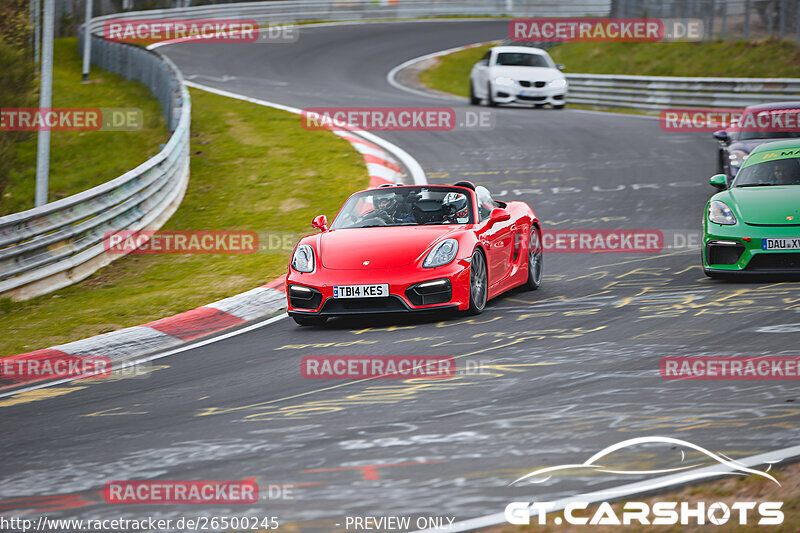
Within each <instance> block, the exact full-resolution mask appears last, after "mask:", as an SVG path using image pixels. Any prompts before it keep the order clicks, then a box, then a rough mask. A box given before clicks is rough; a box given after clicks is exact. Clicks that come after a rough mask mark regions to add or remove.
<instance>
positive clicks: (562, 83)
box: [548, 78, 567, 89]
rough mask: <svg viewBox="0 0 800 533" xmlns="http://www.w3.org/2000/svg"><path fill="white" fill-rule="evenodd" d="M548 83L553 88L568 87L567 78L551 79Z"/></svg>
mask: <svg viewBox="0 0 800 533" xmlns="http://www.w3.org/2000/svg"><path fill="white" fill-rule="evenodd" d="M548 85H549V86H550V87H552V88H553V89H561V88H562V87H566V86H567V80H565V79H564V78H560V79H557V80H553V81H551V82H550V83H549V84H548Z"/></svg>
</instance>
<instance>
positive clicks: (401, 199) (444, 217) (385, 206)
mask: <svg viewBox="0 0 800 533" xmlns="http://www.w3.org/2000/svg"><path fill="white" fill-rule="evenodd" d="M473 220H474V219H473V214H472V200H471V198H470V195H469V192H468V191H465V190H464V189H461V188H455V187H384V188H379V189H371V190H369V191H364V192H361V193H358V194H354V195H353V196H351V197H350V199H349V200H347V203H346V204H345V205H344V207H343V208H342V210H341V212H340V213H339V215H338V216H337V217H336V220H334V221H333V224H332V225H331V229H345V228H368V227H377V226H423V225H432V224H472V222H473Z"/></svg>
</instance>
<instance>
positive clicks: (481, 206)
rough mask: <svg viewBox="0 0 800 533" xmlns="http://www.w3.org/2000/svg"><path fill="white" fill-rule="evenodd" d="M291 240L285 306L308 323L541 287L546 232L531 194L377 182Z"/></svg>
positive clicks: (473, 301) (456, 304) (472, 303)
mask: <svg viewBox="0 0 800 533" xmlns="http://www.w3.org/2000/svg"><path fill="white" fill-rule="evenodd" d="M312 226H314V227H315V228H317V229H319V230H320V233H318V234H316V235H311V236H308V237H305V238H303V239H302V240H301V241H300V242H299V243H298V245H297V246H296V247H295V249H294V252H293V254H292V260H291V262H290V264H289V273H288V276H287V278H286V294H287V298H288V300H289V309H288V312H289V315H290V316H291V317H292V318H293V319H294V320H295V322H297V323H298V324H300V325H302V326H310V325H321V324H323V323H325V321H326V320H327V319H328V318H329V317H332V316H341V315H352V314H363V313H396V312H399V313H405V312H423V311H427V312H431V311H437V312H442V311H456V310H458V311H464V312H468V313H471V314H478V313H480V312H481V311H483V308H484V306H485V305H486V301H487V300H488V299H490V298H494V297H495V296H497V295H499V294H501V293H503V292H505V291H507V290H509V289H511V288H513V287H517V286H523V287H525V288H526V289H528V290H535V289H537V288H539V285H540V284H541V281H542V233H541V229H540V225H539V221H538V220H537V218H536V215H535V214H534V213H533V210H532V209H531V208H530V206H529V205H528V204H526V203H525V202H499V201H496V200H493V199H492V197H491V195H490V193H489V191H488V190H487V189H486V188H485V187H481V186H478V187H475V186H474V185H473V184H472V183H470V182H459V183H456V184H455V185H452V186H449V185H423V186H420V185H408V186H381V187H378V188H374V189H368V190H365V191H361V192H357V193H355V194H353V195H352V196H351V197H350V198H349V199H348V200H347V202H346V203H345V204H344V207H342V209H341V211H340V212H339V214H338V215H337V216H336V219H335V220H334V221H333V224H331V226H330V228H328V221H327V219H326V218H325V216H324V215H320V216H318V217H316V218H315V219H314V221H313V222H312Z"/></svg>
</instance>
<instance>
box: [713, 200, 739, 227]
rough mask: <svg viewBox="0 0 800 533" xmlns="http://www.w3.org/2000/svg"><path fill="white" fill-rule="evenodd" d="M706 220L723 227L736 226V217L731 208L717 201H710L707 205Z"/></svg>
mask: <svg viewBox="0 0 800 533" xmlns="http://www.w3.org/2000/svg"><path fill="white" fill-rule="evenodd" d="M708 220H709V221H711V222H714V223H715V224H723V225H725V226H730V225H733V224H736V217H735V216H734V215H733V211H731V208H730V207H728V206H727V204H725V202H720V201H719V200H711V202H710V203H709V204H708Z"/></svg>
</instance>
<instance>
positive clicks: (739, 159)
mask: <svg viewBox="0 0 800 533" xmlns="http://www.w3.org/2000/svg"><path fill="white" fill-rule="evenodd" d="M749 155H750V154H748V153H747V152H744V151H742V150H732V151H731V153H730V154H728V160H729V161H730V163H731V166H732V167H736V168H739V167H741V166H742V165H743V164H744V162H745V161H746V160H747V157H748V156H749Z"/></svg>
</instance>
